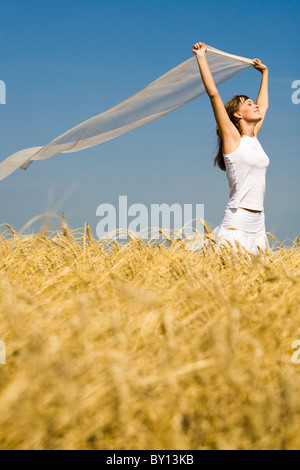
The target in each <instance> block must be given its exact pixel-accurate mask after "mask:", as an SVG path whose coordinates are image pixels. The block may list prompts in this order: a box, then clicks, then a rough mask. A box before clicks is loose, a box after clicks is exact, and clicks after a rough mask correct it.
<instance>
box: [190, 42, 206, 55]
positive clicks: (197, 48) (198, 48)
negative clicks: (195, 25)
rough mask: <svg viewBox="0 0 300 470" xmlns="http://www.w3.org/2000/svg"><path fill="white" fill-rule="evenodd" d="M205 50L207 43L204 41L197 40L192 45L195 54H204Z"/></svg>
mask: <svg viewBox="0 0 300 470" xmlns="http://www.w3.org/2000/svg"><path fill="white" fill-rule="evenodd" d="M206 51H207V45H206V44H205V43H204V42H197V43H196V44H194V45H193V53H194V54H196V55H197V56H199V57H201V56H205V54H206Z"/></svg>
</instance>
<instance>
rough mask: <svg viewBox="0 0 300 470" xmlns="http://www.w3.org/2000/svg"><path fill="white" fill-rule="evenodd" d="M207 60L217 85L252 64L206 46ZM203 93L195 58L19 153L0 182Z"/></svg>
mask: <svg viewBox="0 0 300 470" xmlns="http://www.w3.org/2000/svg"><path fill="white" fill-rule="evenodd" d="M206 56H207V61H208V64H209V67H210V70H211V72H212V75H213V78H214V80H215V84H216V86H218V85H220V84H221V83H223V82H224V81H226V80H228V79H229V78H231V77H233V76H234V75H236V74H237V73H238V72H240V71H241V70H243V69H245V68H248V67H250V66H251V65H253V64H254V63H253V61H252V60H251V59H246V58H245V57H239V56H236V55H232V54H228V53H225V52H222V51H219V50H218V49H215V48H213V47H210V46H207V53H206ZM204 93H205V88H204V85H203V82H202V79H201V75H200V71H199V67H198V63H197V59H196V57H195V56H194V57H192V58H190V59H188V60H187V61H185V62H183V63H181V64H180V65H178V66H177V67H175V68H173V69H172V70H170V71H169V72H167V73H166V74H165V75H162V76H161V77H160V78H158V79H157V80H155V81H154V82H153V83H151V84H150V85H148V86H147V87H146V88H144V89H143V90H141V91H140V92H139V93H137V94H135V95H133V96H131V97H130V98H128V99H127V100H125V101H122V102H121V103H119V104H118V105H116V106H114V107H113V108H111V109H109V110H108V111H105V112H104V113H101V114H99V115H98V116H95V117H93V118H91V119H88V120H87V121H85V122H83V123H81V124H79V125H77V126H76V127H73V129H70V130H69V131H67V132H66V133H64V134H62V135H60V136H59V137H57V138H56V139H54V140H52V141H51V142H49V143H48V144H47V145H45V146H43V147H31V148H27V149H24V150H20V151H18V152H16V153H14V154H13V155H11V156H10V157H8V158H7V159H6V160H4V161H3V162H1V163H0V181H1V180H3V179H4V178H6V177H7V176H9V175H10V174H11V173H13V172H14V171H15V170H16V169H18V168H22V169H23V170H26V169H27V168H28V167H29V165H30V164H31V163H32V162H33V161H35V160H44V159H46V158H50V157H52V156H53V155H56V154H58V153H70V152H78V151H79V150H83V149H86V148H89V147H92V146H94V145H98V144H101V143H102V142H105V141H107V140H110V139H114V138H115V137H118V136H120V135H122V134H125V133H126V132H129V131H132V130H133V129H137V128H138V127H141V126H143V125H145V124H147V123H148V122H151V121H154V120H155V119H158V118H159V117H161V116H164V115H165V114H168V113H170V112H171V111H174V110H175V109H178V108H180V107H181V106H183V105H185V104H186V103H188V102H190V101H192V100H194V99H195V98H197V97H198V96H200V95H202V94H204Z"/></svg>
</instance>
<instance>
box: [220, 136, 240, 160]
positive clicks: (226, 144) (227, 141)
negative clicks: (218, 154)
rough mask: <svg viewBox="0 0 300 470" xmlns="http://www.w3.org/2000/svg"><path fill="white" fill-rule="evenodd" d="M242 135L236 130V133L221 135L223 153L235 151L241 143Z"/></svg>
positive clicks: (228, 153) (227, 153)
mask: <svg viewBox="0 0 300 470" xmlns="http://www.w3.org/2000/svg"><path fill="white" fill-rule="evenodd" d="M242 139H243V136H241V134H240V133H239V131H238V130H236V133H234V132H233V133H230V134H228V135H225V136H223V139H222V151H223V155H224V156H225V155H230V154H231V153H233V152H235V151H236V150H237V149H238V148H239V146H240V145H241V142H242Z"/></svg>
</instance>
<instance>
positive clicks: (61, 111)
mask: <svg viewBox="0 0 300 470" xmlns="http://www.w3.org/2000/svg"><path fill="white" fill-rule="evenodd" d="M299 13H300V4H299V1H289V0H287V1H274V0H273V1H252V2H245V3H242V2H235V1H232V0H229V1H227V2H224V1H214V0H212V1H210V2H207V3H206V2H199V1H194V0H191V1H189V0H184V1H176V0H173V1H170V0H160V1H158V0H152V1H143V0H140V1H136V0H127V1H126V2H125V1H124V0H123V1H121V0H109V1H102V0H85V1H83V0H82V1H78V0H72V1H71V0H51V1H49V0H43V1H41V0H38V1H32V0H27V1H25V0H23V1H21V0H13V1H8V0H7V1H3V0H1V1H0V41H1V53H0V54H1V67H0V80H3V81H5V83H6V87H7V97H6V100H7V104H6V105H0V119H1V145H0V160H4V159H5V158H6V157H8V156H9V155H11V154H12V153H14V152H16V151H18V150H21V149H23V148H26V147H31V146H38V145H44V144H46V143H48V142H49V141H51V140H52V139H54V138H55V137H57V136H58V135H60V134H62V133H64V132H66V131H67V130H69V129H70V128H72V127H73V126H75V125H77V124H79V123H81V122H82V121H84V120H86V119H88V118H90V117H93V116H95V115H97V114H100V113H101V112H103V111H106V110H107V109H109V108H111V107H112V106H114V105H116V104H117V103H119V102H120V101H123V100H124V99H126V98H128V97H130V96H131V95H133V94H134V93H136V92H138V91H140V90H141V89H143V88H144V87H145V86H147V85H148V84H149V83H151V82H152V81H154V80H155V79H156V78H158V77H159V76H161V75H162V74H164V73H166V72H167V71H168V70H170V69H171V68H173V67H175V66H176V65H178V64H180V63H181V62H183V61H184V60H187V59H188V58H190V57H192V55H193V54H192V45H193V44H194V43H195V42H198V41H203V42H206V43H207V44H208V45H210V46H213V47H215V48H217V49H221V50H223V51H225V52H229V53H232V54H236V55H241V56H244V57H248V58H251V59H252V58H255V57H258V58H260V59H261V60H262V62H263V63H265V64H266V65H267V66H268V68H269V75H270V82H269V98H270V107H269V110H268V114H267V117H266V119H265V122H264V125H263V127H262V130H261V132H260V134H259V136H258V138H259V141H260V143H261V144H262V146H263V148H264V150H265V151H266V153H267V155H268V156H269V158H270V166H269V168H268V171H267V184H266V196H265V213H266V230H267V231H269V232H271V233H273V235H274V236H275V237H276V238H277V239H278V240H280V241H283V240H286V239H292V240H293V239H295V237H297V236H299V235H300V223H299V200H300V197H299V196H300V190H299V187H300V185H299V174H300V173H299V170H300V163H299V144H300V137H299V124H300V105H295V104H293V103H292V100H291V96H292V93H293V90H292V88H291V86H292V82H293V81H294V80H299V79H300V66H299V51H298V46H299V39H300V37H299V36H300V34H299ZM199 77H200V76H199ZM260 78H261V75H260V73H259V72H258V71H256V70H255V69H254V68H252V67H251V68H249V69H247V70H244V71H242V72H241V73H239V74H238V75H237V76H235V77H233V78H232V79H230V80H229V81H227V82H225V83H224V84H222V85H221V86H220V87H219V92H220V95H221V97H222V98H223V101H224V102H226V101H228V100H229V99H230V98H231V97H232V96H233V95H234V94H244V93H245V94H247V95H248V96H250V97H251V98H252V99H253V100H254V101H255V100H256V97H257V94H258V90H259V85H260ZM215 151H216V134H215V122H214V118H213V113H212V110H211V106H210V102H209V99H208V97H207V96H206V95H204V96H201V97H200V98H198V99H196V100H194V101H193V102H192V103H189V104H188V105H186V106H184V107H183V108H181V109H179V110H177V111H175V112H173V113H171V114H169V115H167V116H165V117H163V118H160V119H158V120H157V121H154V122H152V123H150V124H148V125H146V126H144V127H142V128H139V129H137V130H135V131H132V132H130V133H128V134H125V135H123V136H121V137H119V138H117V139H114V140H111V141H108V142H105V143H103V144H101V145H99V146H96V147H93V148H91V149H87V150H84V151H80V152H77V153H72V154H60V155H57V156H54V157H53V158H50V159H49V160H45V161H41V162H35V163H34V164H33V165H31V166H30V168H29V169H28V170H27V171H26V172H24V171H22V170H17V171H16V172H15V173H14V174H12V175H11V176H9V177H8V178H7V179H6V180H4V181H2V182H0V197H1V201H2V204H1V211H0V224H1V223H9V224H10V225H12V226H13V227H14V228H15V229H16V230H20V229H21V228H22V226H23V225H24V224H25V223H26V222H27V221H28V220H30V219H31V218H33V217H35V216H36V215H37V214H40V213H44V212H46V211H47V212H49V211H50V212H54V213H56V214H58V215H60V214H61V213H62V212H64V213H65V215H66V218H67V221H68V223H69V225H70V226H71V228H77V227H83V225H84V223H85V222H88V223H89V224H90V226H91V228H92V230H93V232H94V233H95V231H96V225H97V223H98V221H99V219H98V218H97V217H96V209H97V207H98V206H99V205H100V204H102V203H110V204H114V205H115V206H116V207H117V206H118V200H119V196H120V195H127V196H128V204H129V205H131V204H134V203H142V204H145V205H146V206H148V207H150V205H151V204H154V203H167V204H173V203H180V204H188V203H189V204H204V207H205V219H206V221H207V222H208V223H209V224H210V225H211V226H212V227H215V226H216V225H218V224H219V223H220V220H221V217H222V215H223V212H224V209H225V207H226V205H227V202H228V199H229V186H228V181H227V178H226V174H225V173H224V172H222V171H220V170H219V169H217V168H216V167H214V166H213V158H214V155H215ZM55 224H56V222H55ZM55 224H54V228H55ZM56 226H57V225H56ZM33 228H34V229H37V228H38V224H37V225H35V226H33Z"/></svg>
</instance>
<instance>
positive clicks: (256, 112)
mask: <svg viewBox="0 0 300 470" xmlns="http://www.w3.org/2000/svg"><path fill="white" fill-rule="evenodd" d="M234 115H235V116H236V117H238V118H241V119H244V120H245V121H248V122H258V121H260V120H261V119H262V114H261V112H260V109H259V106H258V105H257V104H255V103H254V102H253V101H252V100H251V99H250V98H249V99H247V100H244V101H243V103H242V104H241V106H240V109H239V110H238V111H237V112H236V113H234Z"/></svg>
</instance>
